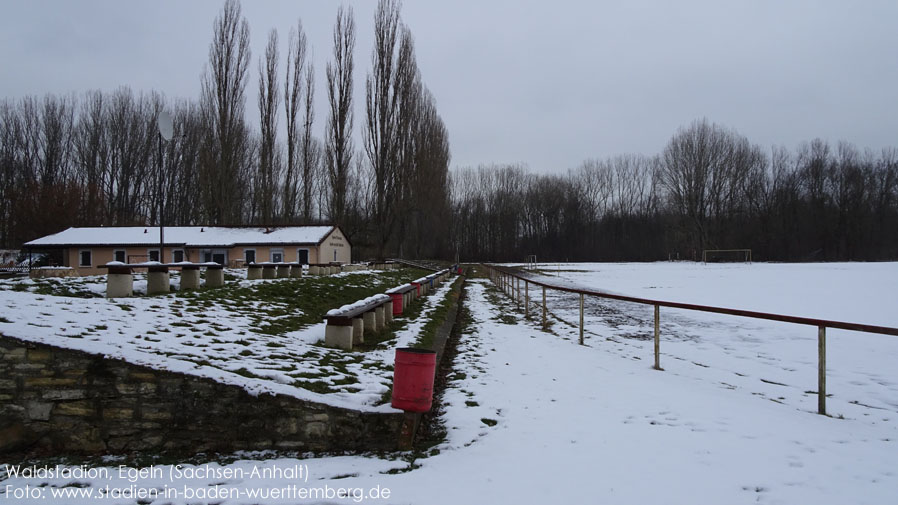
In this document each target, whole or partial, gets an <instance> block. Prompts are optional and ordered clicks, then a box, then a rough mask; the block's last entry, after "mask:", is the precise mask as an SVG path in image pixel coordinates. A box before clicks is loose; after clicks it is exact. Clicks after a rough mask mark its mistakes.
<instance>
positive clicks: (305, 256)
mask: <svg viewBox="0 0 898 505" xmlns="http://www.w3.org/2000/svg"><path fill="white" fill-rule="evenodd" d="M296 257H297V258H299V263H300V264H301V265H308V264H309V250H308V249H298V250H297V251H296Z"/></svg>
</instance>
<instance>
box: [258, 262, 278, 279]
mask: <svg viewBox="0 0 898 505" xmlns="http://www.w3.org/2000/svg"><path fill="white" fill-rule="evenodd" d="M275 277H277V268H275V267H274V265H272V266H268V265H265V266H264V267H262V278H263V279H274V278H275Z"/></svg>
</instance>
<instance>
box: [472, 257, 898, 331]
mask: <svg viewBox="0 0 898 505" xmlns="http://www.w3.org/2000/svg"><path fill="white" fill-rule="evenodd" d="M484 266H487V267H488V268H494V269H496V270H499V271H500V272H503V273H505V274H507V275H510V276H512V277H517V278H519V279H521V280H523V281H527V282H529V283H531V284H535V285H537V286H543V287H547V288H551V289H554V290H557V291H565V292H568V293H578V294H584V295H589V296H598V297H600V298H611V299H613V300H621V301H624V302H633V303H641V304H643V305H657V306H659V307H671V308H674V309H685V310H697V311H701V312H714V313H717V314H727V315H731V316H741V317H751V318H755V319H768V320H770V321H781V322H784V323H795V324H805V325H808V326H817V327H819V326H825V327H827V328H837V329H840V330H850V331H862V332H866V333H881V334H883V335H895V336H898V328H892V327H889V326H877V325H873V324H861V323H849V322H845V321H833V320H829V319H815V318H811V317H801V316H787V315H783V314H773V313H769V312H757V311H753V310H742V309H730V308H726V307H714V306H711V305H697V304H693V303H681V302H669V301H665V300H652V299H650V298H637V297H635V296H627V295H617V294H614V293H606V292H604V291H596V290H593V289H588V288H583V289H577V288H571V287H565V286H558V285H556V284H551V283H546V282H540V281H538V280H535V279H531V278H528V277H527V276H524V275H521V274H519V273H517V272H515V271H514V270H512V269H510V268H506V267H500V266H496V265H484Z"/></svg>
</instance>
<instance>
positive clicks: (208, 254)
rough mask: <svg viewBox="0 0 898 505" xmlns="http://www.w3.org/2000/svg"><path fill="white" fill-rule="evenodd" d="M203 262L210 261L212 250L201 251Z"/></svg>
mask: <svg viewBox="0 0 898 505" xmlns="http://www.w3.org/2000/svg"><path fill="white" fill-rule="evenodd" d="M203 263H212V251H210V250H208V249H206V250H205V251H203Z"/></svg>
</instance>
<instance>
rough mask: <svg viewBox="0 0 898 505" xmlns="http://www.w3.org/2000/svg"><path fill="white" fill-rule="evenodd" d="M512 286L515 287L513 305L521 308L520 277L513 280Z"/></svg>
mask: <svg viewBox="0 0 898 505" xmlns="http://www.w3.org/2000/svg"><path fill="white" fill-rule="evenodd" d="M514 286H515V292H514V303H515V304H517V306H518V307H520V306H521V278H520V277H515V278H514Z"/></svg>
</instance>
